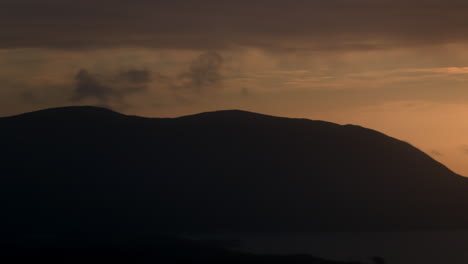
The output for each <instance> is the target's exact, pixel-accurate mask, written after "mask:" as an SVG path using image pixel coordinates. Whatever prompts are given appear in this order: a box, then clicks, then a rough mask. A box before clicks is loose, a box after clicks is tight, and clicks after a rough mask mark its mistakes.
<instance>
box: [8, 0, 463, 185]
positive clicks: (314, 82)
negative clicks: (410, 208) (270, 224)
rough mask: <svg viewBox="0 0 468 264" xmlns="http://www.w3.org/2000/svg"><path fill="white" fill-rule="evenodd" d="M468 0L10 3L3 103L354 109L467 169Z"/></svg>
mask: <svg viewBox="0 0 468 264" xmlns="http://www.w3.org/2000/svg"><path fill="white" fill-rule="evenodd" d="M467 13H468V4H466V3H464V2H463V1H456V0H449V1H444V2H440V1H431V0H429V1H422V0H417V1H412V2H411V3H408V1H402V0H395V1H370V0H356V1H344V0H331V1H326V2H325V1H303V0H295V1H294V0H292V1H281V0H270V1H263V0H253V1H248V2H247V1H245V2H244V1H242V2H241V1H238V2H236V1H219V0H218V1H214V0H200V1H188V0H187V1H179V0H174V1H149V0H138V1H132V2H131V4H130V2H127V3H126V2H125V1H122V2H119V3H116V2H115V1H109V0H97V1H87V0H84V1H69V0H60V1H59V0H44V1H41V4H38V2H37V1H33V0H15V1H13V0H6V1H2V3H0V32H2V34H1V36H0V116H7V115H13V114H18V113H22V112H25V111H32V110H36V109H41V108H47V107H56V106H64V105H71V104H73V105H87V104H92V105H102V106H106V107H111V108H113V109H115V110H117V111H120V112H124V113H128V114H137V115H144V116H153V117H167V116H179V115H185V114H192V113H195V112H203V111H210V110H219V109H244V110H250V111H255V112H262V113H266V114H274V115H281V116H289V117H305V118H310V119H321V120H327V121H332V122H337V123H341V124H346V123H352V124H357V125H362V126H365V127H369V128H373V129H376V130H379V131H381V132H384V133H386V134H388V135H390V136H393V137H396V138H399V139H402V140H405V141H408V142H409V143H411V144H413V145H415V146H416V147H418V148H420V149H422V150H423V151H425V152H426V153H428V154H430V155H431V156H432V157H434V158H435V159H437V160H439V161H441V162H442V163H444V164H446V165H447V166H448V167H449V168H451V169H453V170H454V171H455V172H458V173H460V174H463V175H467V176H468V162H467V161H468V121H466V120H467V119H466V118H465V116H466V115H467V114H468V89H467V88H468V87H467V84H468V83H467V81H468V35H467V33H466V28H468V20H467V19H466V14H467Z"/></svg>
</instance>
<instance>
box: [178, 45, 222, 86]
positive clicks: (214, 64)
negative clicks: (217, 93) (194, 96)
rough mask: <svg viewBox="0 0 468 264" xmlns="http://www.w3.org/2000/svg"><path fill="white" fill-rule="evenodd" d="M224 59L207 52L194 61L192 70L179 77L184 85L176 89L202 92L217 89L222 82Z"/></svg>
mask: <svg viewBox="0 0 468 264" xmlns="http://www.w3.org/2000/svg"><path fill="white" fill-rule="evenodd" d="M222 64H223V58H222V57H221V55H220V54H218V53H216V52H206V53H203V54H201V55H200V56H199V57H197V58H196V59H195V60H193V61H192V63H191V65H190V69H189V70H188V71H187V72H185V73H182V74H180V75H179V76H178V79H179V81H180V82H182V84H179V85H175V86H174V87H173V88H176V89H189V90H193V91H196V92H201V91H204V90H207V89H210V88H213V87H217V86H219V85H220V84H221V82H222V79H223V78H222V75H221V66H222Z"/></svg>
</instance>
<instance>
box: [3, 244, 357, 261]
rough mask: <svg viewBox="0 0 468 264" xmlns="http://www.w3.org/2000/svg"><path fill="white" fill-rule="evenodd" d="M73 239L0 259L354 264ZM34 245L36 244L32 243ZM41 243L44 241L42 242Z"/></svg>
mask: <svg viewBox="0 0 468 264" xmlns="http://www.w3.org/2000/svg"><path fill="white" fill-rule="evenodd" d="M117 241H118V239H113V240H112V242H109V241H106V242H104V241H100V242H98V241H96V240H93V241H89V240H88V241H84V240H81V241H79V240H74V242H73V243H69V242H62V243H60V242H58V241H55V242H52V241H50V240H49V243H44V244H42V245H38V244H36V243H34V242H33V241H29V242H28V243H24V241H22V243H21V244H15V245H13V244H8V245H4V246H3V247H2V249H1V250H0V257H1V258H2V260H7V261H8V263H32V262H38V261H39V262H43V263H57V264H58V263H60V264H63V263H70V264H74V263H76V264H83V263H96V264H97V263H99V264H102V263H285V264H286V263H309V264H357V263H358V262H338V261H329V260H323V259H319V258H314V257H312V256H308V255H265V254H251V253H243V252H240V251H235V250H229V249H225V248H224V247H223V245H222V241H211V242H210V241H193V240H183V239H174V238H171V239H170V238H167V237H166V238H159V239H156V238H155V237H152V239H151V243H149V242H148V241H147V240H144V239H140V240H137V241H127V242H125V243H123V242H122V241H119V242H117ZM36 242H38V241H36ZM42 242H44V241H42Z"/></svg>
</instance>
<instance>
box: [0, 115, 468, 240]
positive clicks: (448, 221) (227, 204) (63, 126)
mask: <svg viewBox="0 0 468 264" xmlns="http://www.w3.org/2000/svg"><path fill="white" fill-rule="evenodd" d="M0 145H1V148H2V151H1V154H0V158H1V160H2V176H1V184H0V191H1V192H0V193H1V194H0V196H1V197H0V198H1V203H2V210H3V214H2V215H3V217H2V219H1V220H0V222H1V225H0V229H1V230H0V231H2V233H3V234H4V237H8V234H10V235H12V236H13V237H15V238H18V237H21V236H22V235H25V236H30V235H31V234H33V233H35V234H39V236H40V235H44V234H47V235H51V234H52V235H64V234H83V233H87V232H89V233H93V234H94V233H106V232H110V233H115V232H119V233H121V234H126V235H134V234H140V233H148V232H155V233H158V232H161V231H165V232H166V231H167V232H171V231H175V232H182V231H190V232H197V231H200V232H218V231H226V232H236V231H313V230H395V229H398V230H402V229H415V228H417V229H422V228H459V227H465V228H466V227H468V213H466V212H465V210H464V208H467V205H468V180H466V179H465V178H463V177H461V176H458V175H456V174H454V173H453V172H451V171H450V170H448V169H447V168H446V167H445V166H443V165H442V164H440V163H438V162H436V161H434V160H433V159H432V158H430V157H429V156H427V155H426V154H424V153H423V152H421V151H419V150H418V149H416V148H414V147H412V146H411V145H409V144H407V143H405V142H402V141H399V140H396V139H394V138H391V137H388V136H386V135H384V134H381V133H379V132H376V131H373V130H369V129H366V128H362V127H358V126H352V125H345V126H341V125H337V124H333V123H328V122H323V121H312V120H306V119H290V118H280V117H273V116H267V115H261V114H256V113H250V112H244V111H238V110H232V111H218V112H211V113H202V114H197V115H191V116H184V117H180V118H165V119H159V118H142V117H135V116H126V115H122V114H119V113H116V112H113V111H110V110H106V109H102V108H96V107H67V108H56V109H48V110H42V111H38V112H33V113H27V114H23V115H18V116H13V117H5V118H0Z"/></svg>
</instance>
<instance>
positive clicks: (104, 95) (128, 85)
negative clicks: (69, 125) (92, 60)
mask: <svg viewBox="0 0 468 264" xmlns="http://www.w3.org/2000/svg"><path fill="white" fill-rule="evenodd" d="M75 81H76V83H75V88H74V90H73V95H72V96H71V97H70V101H72V102H81V101H84V100H87V99H95V100H96V101H97V102H98V104H100V105H109V104H112V103H117V104H120V105H123V104H124V98H125V97H126V96H128V95H131V94H134V93H138V92H142V91H144V90H146V89H147V85H148V84H149V82H150V81H151V78H150V72H149V71H146V70H134V69H131V70H128V71H124V72H120V73H118V74H117V75H116V76H114V77H112V78H110V79H106V78H104V77H102V76H97V75H94V74H92V73H90V72H89V71H87V70H86V69H81V70H80V71H79V72H78V73H77V74H76V76H75Z"/></svg>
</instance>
